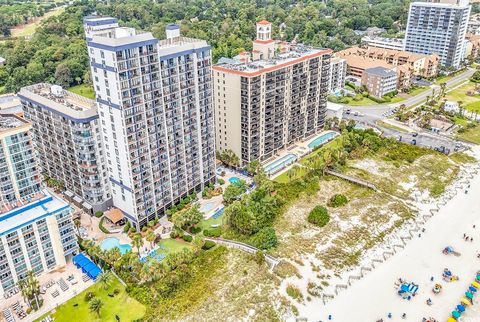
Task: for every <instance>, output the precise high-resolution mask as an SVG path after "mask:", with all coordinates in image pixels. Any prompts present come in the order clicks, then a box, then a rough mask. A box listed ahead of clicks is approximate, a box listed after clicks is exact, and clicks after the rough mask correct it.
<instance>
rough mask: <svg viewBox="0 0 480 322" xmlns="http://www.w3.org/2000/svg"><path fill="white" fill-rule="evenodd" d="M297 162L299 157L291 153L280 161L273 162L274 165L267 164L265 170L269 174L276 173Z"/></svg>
mask: <svg viewBox="0 0 480 322" xmlns="http://www.w3.org/2000/svg"><path fill="white" fill-rule="evenodd" d="M296 160H297V156H296V155H295V154H293V153H289V154H287V155H285V156H283V157H281V158H280V159H278V160H275V161H273V162H272V163H269V164H267V165H266V166H265V167H264V170H265V172H266V173H267V174H272V173H275V172H277V171H279V170H281V169H283V168H285V167H286V166H288V165H290V164H292V163H293V162H295V161H296Z"/></svg>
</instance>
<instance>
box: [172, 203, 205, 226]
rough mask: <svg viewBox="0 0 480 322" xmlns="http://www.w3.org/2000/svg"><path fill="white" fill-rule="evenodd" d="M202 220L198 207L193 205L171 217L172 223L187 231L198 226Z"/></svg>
mask: <svg viewBox="0 0 480 322" xmlns="http://www.w3.org/2000/svg"><path fill="white" fill-rule="evenodd" d="M202 219H203V213H202V212H201V211H200V206H199V205H194V206H192V207H190V209H187V210H185V211H177V212H176V213H174V214H173V216H172V222H173V223H174V224H175V226H177V227H178V228H181V229H184V230H185V229H188V228H190V227H192V226H194V225H196V224H198V223H199V222H200V221H201V220H202Z"/></svg>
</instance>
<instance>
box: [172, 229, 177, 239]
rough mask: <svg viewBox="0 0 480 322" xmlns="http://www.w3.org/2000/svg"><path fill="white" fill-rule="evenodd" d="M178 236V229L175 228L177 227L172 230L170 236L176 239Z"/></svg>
mask: <svg viewBox="0 0 480 322" xmlns="http://www.w3.org/2000/svg"><path fill="white" fill-rule="evenodd" d="M177 237H178V231H177V230H175V229H174V230H172V231H171V232H170V238H172V239H175V238H177Z"/></svg>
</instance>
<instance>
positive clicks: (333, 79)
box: [328, 57, 347, 93]
mask: <svg viewBox="0 0 480 322" xmlns="http://www.w3.org/2000/svg"><path fill="white" fill-rule="evenodd" d="M346 76H347V61H346V60H345V59H342V58H339V57H333V58H332V59H331V60H330V76H329V78H330V79H329V83H328V90H329V91H330V92H333V93H335V92H338V91H341V90H342V89H343V88H344V87H345V77H346Z"/></svg>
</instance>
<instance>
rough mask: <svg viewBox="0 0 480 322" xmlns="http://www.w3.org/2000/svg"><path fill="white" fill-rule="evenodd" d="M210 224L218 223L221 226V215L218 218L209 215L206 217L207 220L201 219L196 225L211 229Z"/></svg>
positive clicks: (203, 228)
mask: <svg viewBox="0 0 480 322" xmlns="http://www.w3.org/2000/svg"><path fill="white" fill-rule="evenodd" d="M212 225H220V226H222V225H223V215H222V216H220V217H218V218H213V217H210V218H208V219H207V220H202V221H201V222H200V223H199V224H198V226H199V227H200V228H202V230H205V229H211V228H213V227H212Z"/></svg>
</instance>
